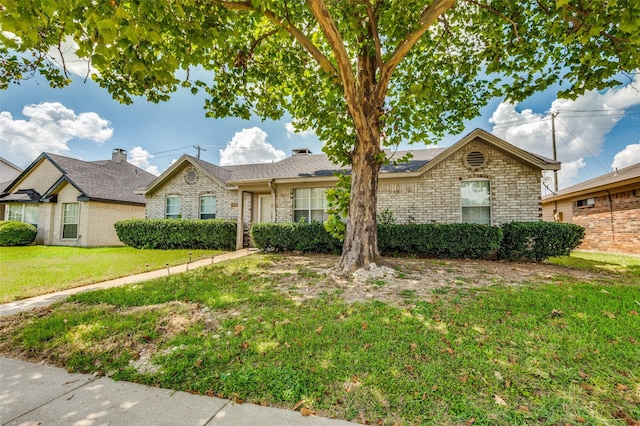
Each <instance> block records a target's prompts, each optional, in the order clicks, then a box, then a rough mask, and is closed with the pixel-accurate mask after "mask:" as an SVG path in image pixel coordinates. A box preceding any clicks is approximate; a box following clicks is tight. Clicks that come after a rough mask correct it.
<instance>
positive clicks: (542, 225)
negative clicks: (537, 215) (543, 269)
mask: <svg viewBox="0 0 640 426" xmlns="http://www.w3.org/2000/svg"><path fill="white" fill-rule="evenodd" d="M502 232H503V234H504V239H503V242H502V246H501V247H500V250H499V252H498V255H499V256H500V258H502V259H506V260H511V261H513V260H520V261H530V262H533V261H535V262H540V261H542V260H544V259H547V258H549V257H552V256H566V255H569V253H571V251H572V250H574V249H575V248H576V247H578V245H579V244H580V242H581V241H582V239H583V238H584V228H583V227H581V226H578V225H574V224H572V223H555V222H511V223H505V224H504V225H502Z"/></svg>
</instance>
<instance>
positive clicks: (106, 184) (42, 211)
mask: <svg viewBox="0 0 640 426" xmlns="http://www.w3.org/2000/svg"><path fill="white" fill-rule="evenodd" d="M153 179H155V176H154V175H152V174H150V173H148V172H146V171H144V170H142V169H140V168H138V167H136V166H134V165H132V164H129V163H128V162H127V152H126V151H125V150H122V149H115V150H114V151H113V155H112V159H111V160H106V161H82V160H76V159H73V158H68V157H63V156H61V155H56V154H48V153H43V154H40V156H39V157H38V158H37V159H36V160H35V161H34V162H33V163H31V165H30V166H29V167H28V168H27V169H26V170H25V171H23V172H22V173H21V174H20V175H19V176H18V177H17V178H16V179H15V180H14V181H13V182H11V183H10V184H9V185H8V186H7V187H6V188H5V189H4V191H3V193H2V194H1V195H0V204H3V205H5V210H6V211H5V215H4V219H6V220H19V221H22V222H28V223H31V224H33V225H36V227H37V229H38V234H37V237H36V242H37V243H39V244H45V245H69V246H80V247H94V246H112V245H122V243H121V242H120V240H119V239H118V236H117V235H116V232H115V229H114V227H113V225H114V223H115V222H117V221H119V220H123V219H131V218H144V216H145V200H144V196H141V195H138V194H135V193H134V190H135V189H137V188H141V187H144V186H145V185H148V184H149V182H151V181H152V180H153Z"/></svg>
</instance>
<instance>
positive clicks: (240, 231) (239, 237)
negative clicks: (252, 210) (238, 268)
mask: <svg viewBox="0 0 640 426" xmlns="http://www.w3.org/2000/svg"><path fill="white" fill-rule="evenodd" d="M243 244H244V191H241V190H238V222H237V225H236V250H240V249H242V248H243Z"/></svg>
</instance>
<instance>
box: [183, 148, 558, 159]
mask: <svg viewBox="0 0 640 426" xmlns="http://www.w3.org/2000/svg"><path fill="white" fill-rule="evenodd" d="M193 147H194V148H195V149H197V150H198V160H199V159H200V151H206V149H204V148H200V145H194V146H193ZM554 149H555V148H554ZM554 152H555V151H554ZM554 155H555V154H554Z"/></svg>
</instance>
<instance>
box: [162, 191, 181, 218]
mask: <svg viewBox="0 0 640 426" xmlns="http://www.w3.org/2000/svg"><path fill="white" fill-rule="evenodd" d="M169 199H177V200H178V201H179V203H180V206H179V209H178V213H176V214H173V213H172V214H171V215H170V214H169V212H168V209H169ZM174 216H175V217H174ZM180 217H182V197H180V196H179V195H167V197H166V198H165V200H164V218H165V219H179V218H180Z"/></svg>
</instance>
